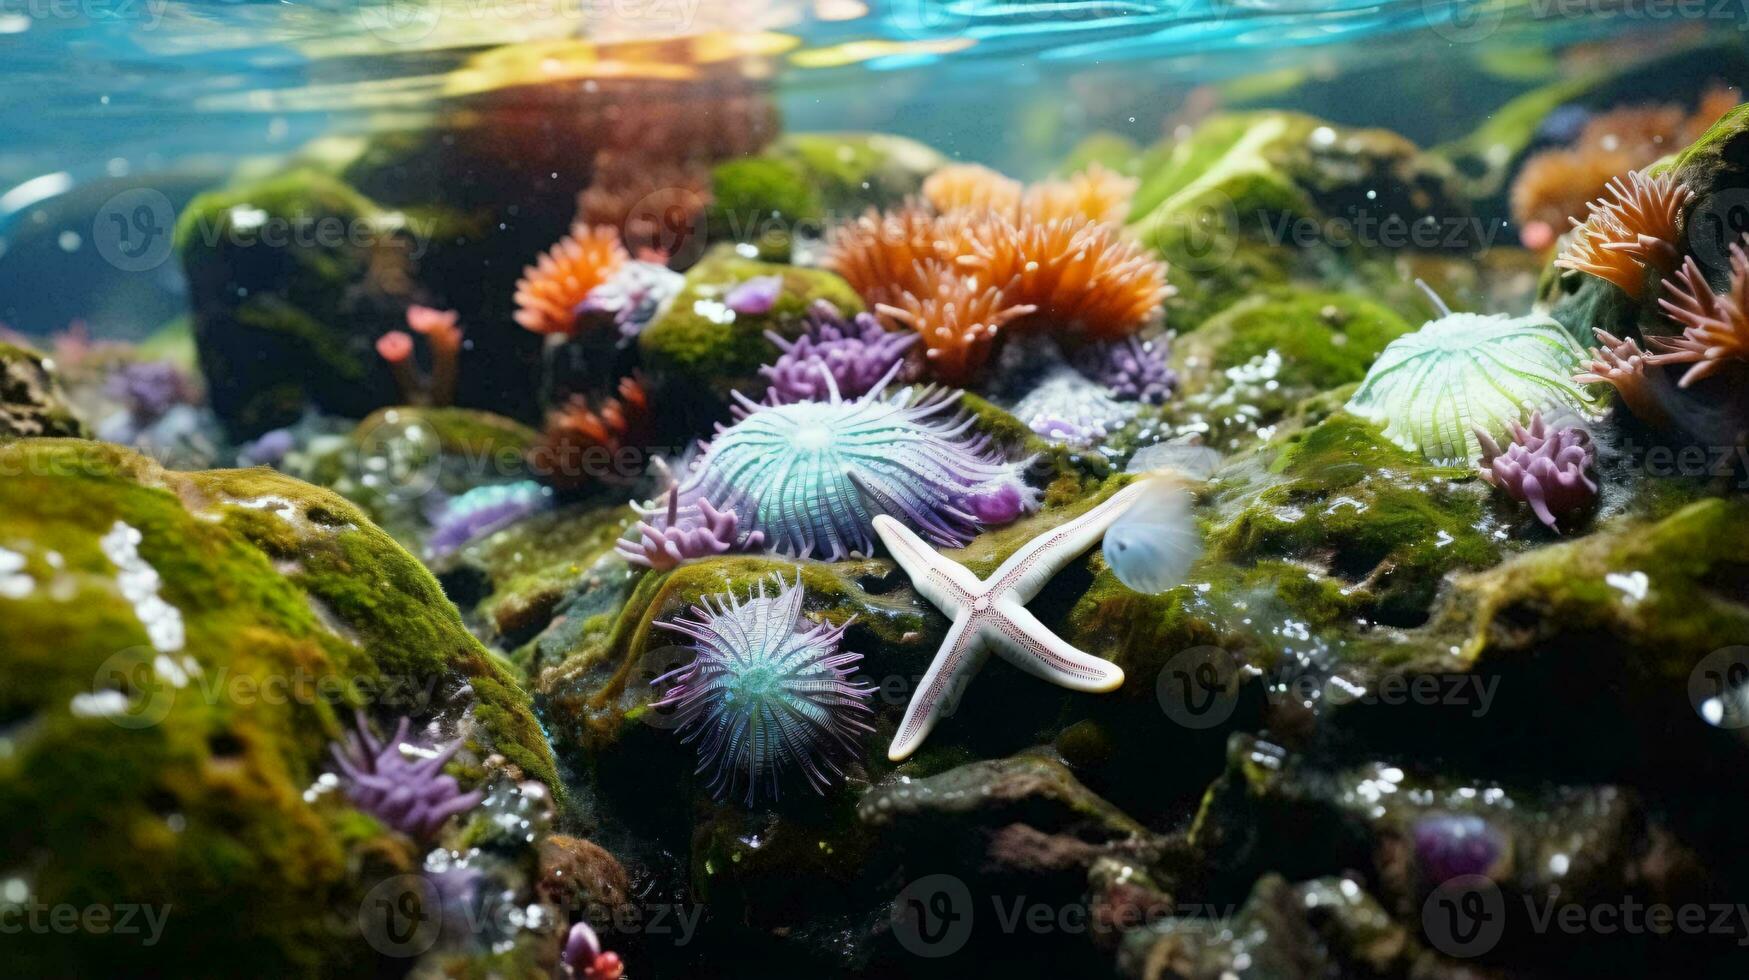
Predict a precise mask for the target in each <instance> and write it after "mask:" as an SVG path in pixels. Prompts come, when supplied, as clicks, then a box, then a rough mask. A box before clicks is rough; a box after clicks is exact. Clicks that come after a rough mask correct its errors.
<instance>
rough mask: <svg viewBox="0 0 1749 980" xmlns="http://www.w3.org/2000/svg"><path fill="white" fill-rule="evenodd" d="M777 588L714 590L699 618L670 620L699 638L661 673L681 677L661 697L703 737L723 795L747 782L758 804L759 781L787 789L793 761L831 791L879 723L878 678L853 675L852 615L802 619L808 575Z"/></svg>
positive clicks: (701, 751) (666, 678)
mask: <svg viewBox="0 0 1749 980" xmlns="http://www.w3.org/2000/svg"><path fill="white" fill-rule="evenodd" d="M777 583H778V592H777V595H775V596H771V597H767V596H766V594H765V585H764V583H763V582H762V583H760V586H759V592H758V594H757V595H755V596H753V597H751V598H749V599H748V600H747V601H746V602H744V603H743V602H737V601H736V600H735V598H734V596H733V595H725V596H716V597H714V598H712V597H707V598H705V599H704V601H703V602H702V603H701V604H700V605H697V606H694V607H693V609H692V614H693V618H691V619H687V618H681V619H676V620H673V621H670V622H664V623H662V624H661V625H662V626H664V627H665V628H667V629H671V630H674V631H675V632H678V633H682V634H685V635H686V636H689V637H691V638H692V639H693V641H694V643H693V649H694V650H695V651H696V652H697V656H696V657H694V658H693V661H692V663H690V664H688V665H686V666H685V667H682V668H680V669H679V670H675V671H672V672H670V673H668V674H664V675H663V676H661V677H659V678H657V679H656V683H657V684H658V685H661V684H672V685H673V687H672V688H671V689H670V690H669V691H668V692H667V694H666V695H664V696H663V697H662V699H661V700H660V701H657V702H655V705H654V706H655V707H657V708H673V709H675V718H676V721H677V722H678V729H679V731H680V732H681V733H682V734H683V735H684V737H685V740H686V741H687V742H697V743H698V760H699V761H698V770H697V771H698V773H699V774H701V775H702V774H706V773H708V774H709V778H710V789H711V792H712V793H713V794H715V795H716V796H717V797H718V798H719V799H720V798H722V797H724V796H725V795H727V794H729V793H733V792H734V791H735V790H736V788H737V787H740V786H742V785H745V787H746V791H747V792H746V797H745V799H746V803H747V805H748V806H752V805H753V802H754V799H755V798H756V796H757V794H758V792H759V790H760V789H761V788H762V787H763V788H766V789H769V790H770V793H771V796H772V798H774V799H775V798H776V797H777V795H778V782H779V778H780V777H781V776H782V774H783V772H784V770H785V769H788V768H791V767H794V768H797V769H800V770H801V771H802V774H803V776H805V777H806V778H807V781H808V783H809V785H811V786H813V787H814V790H815V791H816V792H820V793H824V792H825V791H826V787H827V786H828V785H830V783H831V782H832V781H833V780H834V779H842V778H843V776H844V769H843V764H844V761H845V760H847V759H848V758H850V757H851V756H853V755H854V754H855V752H856V738H857V737H858V736H859V735H864V734H867V733H869V732H871V731H873V728H872V727H871V726H870V725H869V723H868V721H867V719H868V717H869V716H870V715H871V713H872V712H871V709H870V708H869V704H868V701H869V697H870V696H871V695H873V694H874V688H873V687H868V686H863V685H858V684H855V683H853V682H852V681H851V675H852V674H854V673H855V670H856V665H857V664H858V663H860V662H861V660H862V655H861V654H859V653H840V652H839V651H838V642H839V640H840V639H841V638H842V637H843V636H844V630H845V627H847V626H849V625H850V624H849V623H848V622H846V623H844V624H842V625H839V626H830V625H825V624H820V623H812V622H806V623H804V622H803V620H802V598H803V594H802V583H801V579H800V578H799V577H798V578H797V580H796V582H795V584H794V585H787V584H785V583H784V581H783V579H782V577H781V576H779V577H777Z"/></svg>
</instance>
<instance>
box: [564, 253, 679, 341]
mask: <svg viewBox="0 0 1749 980" xmlns="http://www.w3.org/2000/svg"><path fill="white" fill-rule="evenodd" d="M685 283H686V279H685V277H684V276H682V275H681V274H680V273H678V272H675V271H673V270H671V269H669V268H668V267H667V266H665V265H662V264H660V263H657V262H641V261H640V262H627V263H625V264H624V265H622V266H620V267H619V269H618V270H616V271H615V272H614V273H613V275H612V276H611V277H609V278H608V280H607V281H606V282H604V283H602V284H601V285H599V286H596V287H595V288H594V289H592V290H590V291H589V295H588V296H587V297H586V298H585V299H584V300H583V304H582V305H581V306H579V307H578V309H577V312H579V313H581V314H585V315H588V314H595V315H598V316H610V317H612V318H613V322H614V324H615V325H616V326H618V327H619V335H620V338H621V339H622V340H633V339H635V338H636V337H637V336H638V334H640V333H642V332H643V331H644V327H646V326H648V325H649V323H650V321H651V320H654V319H655V318H656V314H657V313H659V312H661V310H662V306H663V305H664V304H666V303H667V302H668V301H669V300H670V299H673V298H674V297H675V296H676V295H678V294H679V293H680V288H681V287H682V286H683V285H685Z"/></svg>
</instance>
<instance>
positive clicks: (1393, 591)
mask: <svg viewBox="0 0 1749 980" xmlns="http://www.w3.org/2000/svg"><path fill="white" fill-rule="evenodd" d="M1215 496H1216V504H1217V508H1218V510H1219V511H1220V515H1221V516H1220V517H1219V518H1218V519H1217V520H1216V522H1215V524H1214V526H1213V528H1212V529H1211V532H1210V535H1209V542H1208V543H1209V548H1210V551H1211V553H1213V554H1214V555H1217V556H1219V557H1221V558H1224V559H1225V560H1228V561H1232V562H1235V563H1239V564H1240V565H1242V566H1243V565H1250V564H1253V563H1256V562H1260V561H1267V560H1277V561H1285V562H1292V563H1296V564H1299V565H1301V566H1303V567H1306V568H1309V569H1312V570H1313V571H1314V572H1315V573H1316V574H1317V576H1318V577H1320V578H1324V579H1329V580H1332V581H1331V583H1330V587H1327V588H1322V589H1316V590H1311V591H1308V592H1303V593H1299V595H1298V598H1300V599H1302V600H1306V599H1311V598H1314V597H1316V598H1318V599H1320V600H1321V601H1319V602H1317V603H1316V604H1312V605H1308V606H1307V607H1306V608H1303V609H1302V610H1301V611H1302V614H1303V615H1305V616H1306V618H1307V619H1308V620H1309V621H1311V622H1313V623H1317V624H1331V623H1334V622H1337V621H1339V620H1342V619H1345V618H1348V617H1352V616H1360V617H1365V618H1366V619H1368V620H1370V621H1373V622H1377V623H1383V624H1387V625H1394V626H1415V625H1419V624H1420V623H1422V622H1424V621H1425V620H1426V617H1427V613H1428V609H1429V608H1430V607H1431V605H1432V603H1433V599H1434V596H1435V593H1436V592H1437V591H1438V589H1439V585H1440V582H1441V580H1442V579H1443V578H1444V576H1445V575H1446V574H1447V573H1448V572H1451V571H1455V570H1459V569H1478V568H1486V567H1488V566H1491V565H1493V564H1495V563H1496V562H1498V561H1499V560H1500V558H1501V555H1502V545H1501V540H1502V539H1504V538H1505V537H1506V535H1505V531H1504V527H1505V525H1504V523H1503V522H1502V521H1501V520H1500V519H1499V518H1497V517H1496V516H1495V515H1494V511H1493V505H1492V503H1491V500H1490V494H1489V488H1488V487H1487V485H1486V484H1484V483H1482V482H1481V480H1480V479H1479V478H1477V477H1476V476H1475V474H1474V473H1472V472H1470V471H1468V470H1462V469H1448V468H1442V467H1436V466H1431V465H1429V464H1427V463H1426V462H1425V461H1424V460H1422V459H1421V458H1420V456H1419V455H1418V454H1412V453H1408V452H1405V451H1404V450H1402V449H1400V448H1398V447H1397V446H1395V445H1393V444H1392V443H1390V442H1389V441H1388V440H1387V439H1385V437H1384V436H1383V434H1382V433H1381V432H1380V431H1379V430H1378V428H1377V427H1376V426H1374V425H1372V424H1371V423H1369V422H1366V421H1364V420H1361V419H1357V418H1355V417H1353V416H1351V415H1348V414H1346V413H1337V414H1335V415H1332V416H1330V417H1329V418H1326V419H1325V420H1324V421H1322V422H1320V423H1318V424H1317V425H1314V426H1312V427H1310V428H1307V429H1302V430H1299V431H1295V432H1290V433H1287V434H1284V435H1282V436H1280V437H1278V438H1277V439H1276V440H1274V441H1273V442H1271V443H1269V444H1267V445H1265V446H1264V447H1262V448H1260V449H1258V450H1257V451H1256V452H1255V453H1253V454H1251V455H1250V456H1248V457H1246V458H1244V459H1241V460H1239V461H1236V462H1235V463H1234V464H1232V465H1231V466H1229V467H1228V468H1227V469H1226V470H1224V471H1223V472H1222V473H1220V474H1217V477H1216V492H1215Z"/></svg>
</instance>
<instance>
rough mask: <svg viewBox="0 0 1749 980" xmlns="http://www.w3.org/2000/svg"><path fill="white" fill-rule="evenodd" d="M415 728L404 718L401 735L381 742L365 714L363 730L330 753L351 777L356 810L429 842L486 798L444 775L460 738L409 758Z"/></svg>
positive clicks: (349, 789) (348, 789) (349, 785)
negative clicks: (406, 748) (449, 822)
mask: <svg viewBox="0 0 1749 980" xmlns="http://www.w3.org/2000/svg"><path fill="white" fill-rule="evenodd" d="M411 725H412V723H411V722H410V721H409V720H408V719H406V718H402V719H401V722H400V724H398V725H396V726H395V734H394V735H393V736H392V737H390V738H388V739H386V740H381V741H379V740H378V739H377V738H376V737H375V736H373V735H372V734H371V733H370V723H369V722H367V721H365V718H364V715H363V714H360V715H359V716H358V730H357V731H356V732H353V733H351V734H350V735H348V736H347V738H346V741H345V742H344V743H335V744H334V745H333V746H332V747H331V749H330V751H332V752H333V754H334V764H335V766H336V767H337V768H339V770H340V774H341V775H342V776H343V777H345V784H346V785H345V790H346V798H347V799H349V800H351V801H352V805H353V806H356V807H358V808H359V809H360V810H363V811H365V812H366V813H369V814H370V815H371V816H373V817H376V818H377V819H378V820H380V821H382V822H383V823H385V824H388V825H389V826H391V827H393V828H395V829H396V830H399V831H401V832H402V833H405V834H408V835H410V836H413V837H422V838H429V837H433V836H435V835H436V834H437V831H438V830H439V829H440V828H442V827H443V824H444V822H445V821H447V820H448V819H449V818H450V817H453V816H455V815H456V814H458V813H464V812H466V811H468V810H471V809H473V808H474V807H475V806H476V805H478V804H479V802H480V800H482V799H484V798H485V794H484V793H482V792H481V791H479V790H475V791H473V792H471V793H464V792H462V789H461V786H460V784H458V783H457V782H456V781H455V777H454V776H449V775H446V774H445V773H444V771H443V767H444V766H445V765H446V764H448V762H449V760H450V759H452V758H454V757H455V754H456V752H457V751H458V750H459V749H460V748H461V746H462V743H461V741H460V740H459V739H458V740H457V741H454V742H451V743H450V744H448V745H446V746H443V747H441V748H439V749H437V750H436V751H435V752H434V753H433V754H431V755H430V756H426V757H413V758H409V757H408V755H407V754H406V753H405V752H404V751H403V745H404V743H405V742H406V739H407V733H408V730H409V728H410V727H411Z"/></svg>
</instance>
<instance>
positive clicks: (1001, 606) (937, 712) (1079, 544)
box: [874, 480, 1148, 762]
mask: <svg viewBox="0 0 1749 980" xmlns="http://www.w3.org/2000/svg"><path fill="white" fill-rule="evenodd" d="M1147 484H1148V481H1146V480H1138V481H1136V482H1135V483H1132V484H1130V485H1129V486H1127V487H1124V488H1123V489H1122V490H1119V491H1118V492H1117V493H1114V494H1112V495H1111V497H1110V498H1108V499H1107V500H1106V501H1105V502H1104V503H1102V504H1100V505H1099V506H1097V507H1094V508H1093V509H1092V510H1090V511H1088V512H1087V513H1085V514H1082V515H1081V516H1080V517H1077V518H1075V519H1074V520H1072V521H1068V522H1066V523H1064V524H1060V525H1058V526H1057V527H1054V528H1052V529H1051V530H1049V531H1046V532H1045V533H1043V534H1041V535H1039V536H1038V537H1036V538H1033V539H1032V540H1031V541H1028V542H1027V543H1026V544H1024V545H1022V546H1021V547H1020V550H1018V551H1016V552H1015V553H1014V554H1013V555H1010V556H1009V558H1008V560H1007V561H1005V562H1003V563H1002V567H1000V568H998V569H996V571H995V572H994V573H992V574H991V575H990V577H989V578H987V579H982V580H980V579H979V578H978V577H977V576H976V575H973V574H972V572H971V570H970V569H968V568H966V566H964V565H961V564H960V563H959V562H956V561H954V560H952V559H950V558H947V557H944V556H943V555H942V554H941V552H939V551H936V550H935V549H934V548H932V547H930V546H929V544H928V543H927V542H925V541H924V540H923V539H922V538H920V537H918V536H917V535H916V533H915V532H913V531H912V530H911V529H910V528H908V527H906V526H905V525H903V524H900V523H899V522H898V521H896V520H894V519H893V518H891V517H888V516H887V515H885V514H881V515H879V516H877V517H875V519H874V529H875V533H876V534H878V535H880V538H881V541H882V542H883V543H884V544H885V545H886V546H887V550H888V551H890V552H892V553H893V559H894V560H895V561H897V562H898V563H899V567H900V568H903V569H904V570H905V574H906V575H909V576H910V577H911V586H912V587H913V588H915V589H916V590H917V591H918V592H919V593H921V594H922V595H923V597H924V598H926V599H928V600H929V601H930V602H931V603H933V604H934V605H935V607H936V608H937V609H940V610H941V611H942V613H943V614H944V615H946V616H947V617H948V618H949V619H952V620H953V625H952V626H950V627H948V630H947V638H946V639H945V640H943V641H942V642H941V649H940V650H938V651H936V654H935V659H934V660H933V661H931V662H930V664H929V670H928V671H927V672H926V673H924V675H923V683H922V684H921V685H919V686H918V688H917V693H916V694H915V695H913V696H912V698H911V704H910V706H909V707H907V708H906V709H905V720H904V721H902V722H900V723H899V730H898V732H897V733H896V734H895V735H894V736H893V744H892V746H891V747H890V748H889V749H887V758H889V759H891V760H893V761H894V762H898V761H900V760H901V759H904V758H905V757H906V756H908V755H910V754H911V753H912V752H915V751H917V747H918V746H919V745H922V744H923V740H924V739H925V738H928V737H929V732H930V730H931V729H933V728H934V727H935V722H936V720H937V719H939V718H940V717H941V711H942V708H943V706H944V705H945V704H946V703H947V700H948V697H949V695H950V694H952V693H953V692H955V691H956V690H958V689H959V686H960V685H961V684H963V683H964V682H965V681H967V680H970V678H971V676H972V675H973V674H975V673H977V671H978V668H979V667H982V666H983V665H984V661H985V659H987V658H988V655H989V652H990V650H991V649H994V650H995V651H996V652H998V653H1000V654H1001V655H1002V658H1003V659H1004V660H1007V661H1008V662H1009V663H1011V664H1013V665H1015V666H1016V667H1019V668H1020V669H1022V670H1024V671H1026V672H1027V673H1029V674H1034V675H1036V676H1038V677H1042V678H1044V679H1045V680H1047V681H1050V682H1052V683H1054V684H1060V685H1062V686H1063V687H1066V688H1069V689H1070V690H1074V691H1099V692H1104V691H1113V690H1116V689H1117V688H1118V686H1119V685H1121V684H1122V683H1123V670H1122V669H1121V668H1119V667H1118V666H1117V665H1116V664H1113V663H1111V662H1110V661H1107V660H1101V659H1099V658H1098V657H1095V656H1091V655H1089V654H1086V653H1082V652H1081V651H1080V650H1077V649H1075V648H1074V647H1072V646H1070V645H1069V644H1068V643H1067V642H1065V641H1064V640H1063V638H1062V637H1059V636H1058V635H1056V634H1055V633H1052V632H1051V631H1050V629H1048V628H1047V627H1046V626H1045V624H1043V623H1041V622H1039V619H1038V617H1037V616H1034V615H1033V614H1032V613H1030V612H1028V611H1027V609H1026V604H1027V603H1028V602H1030V601H1032V599H1033V597H1034V596H1036V595H1038V593H1039V590H1040V589H1043V588H1044V587H1045V583H1046V582H1049V581H1050V580H1051V576H1053V575H1055V574H1057V572H1059V571H1061V570H1062V568H1063V566H1065V565H1067V564H1069V562H1071V561H1073V560H1075V558H1076V557H1078V556H1079V555H1080V554H1081V553H1082V552H1084V551H1086V550H1087V548H1088V547H1089V546H1090V545H1092V544H1093V543H1094V542H1096V541H1098V540H1099V539H1100V537H1101V536H1102V535H1104V534H1105V529H1106V528H1108V527H1110V526H1111V523H1112V522H1113V521H1115V520H1117V519H1118V517H1119V516H1120V515H1121V514H1123V512H1124V511H1125V510H1127V509H1129V507H1130V505H1131V504H1133V503H1135V502H1136V498H1137V497H1138V496H1140V494H1141V492H1142V490H1143V488H1144V487H1145V486H1147Z"/></svg>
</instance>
